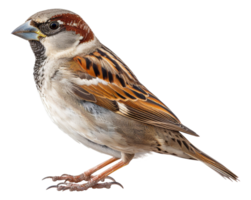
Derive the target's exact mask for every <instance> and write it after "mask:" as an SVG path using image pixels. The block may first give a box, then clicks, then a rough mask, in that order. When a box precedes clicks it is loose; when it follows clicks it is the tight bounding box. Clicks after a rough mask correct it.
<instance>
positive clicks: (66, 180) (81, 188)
mask: <svg viewBox="0 0 251 200" xmlns="http://www.w3.org/2000/svg"><path fill="white" fill-rule="evenodd" d="M93 177H95V174H93V175H91V177H85V175H84V173H79V174H71V173H68V172H67V173H62V174H53V175H45V176H43V177H42V179H41V181H42V182H44V181H47V180H51V182H52V184H50V185H48V186H46V188H45V191H46V192H47V191H49V190H56V192H58V193H64V192H69V193H84V192H88V191H89V190H95V191H100V190H107V191H109V190H111V188H112V187H118V188H120V189H121V190H124V189H125V187H124V185H123V184H122V183H121V182H120V181H118V180H117V179H115V177H114V176H112V175H111V176H107V177H105V178H104V179H102V180H99V182H96V181H93V180H92V178H93Z"/></svg>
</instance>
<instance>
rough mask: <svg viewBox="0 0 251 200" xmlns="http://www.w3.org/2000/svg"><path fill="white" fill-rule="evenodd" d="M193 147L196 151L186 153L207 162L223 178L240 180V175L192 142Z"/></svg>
mask: <svg viewBox="0 0 251 200" xmlns="http://www.w3.org/2000/svg"><path fill="white" fill-rule="evenodd" d="M190 145H191V146H192V147H193V150H194V152H192V151H191V152H189V153H186V154H188V155H189V156H191V157H193V158H195V159H197V160H200V161H202V162H203V163H204V164H206V165H207V166H208V167H210V168H211V169H213V170H214V171H216V172H217V173H218V174H220V175H221V176H222V177H223V178H228V179H229V180H234V181H238V176H236V175H235V174H234V173H233V172H231V171H230V170H229V169H227V168H226V167H225V166H223V165H222V164H220V163H219V162H217V161H216V160H214V159H213V158H211V157H210V156H208V155H207V154H205V153H203V152H202V151H200V150H199V149H197V148H196V147H194V146H193V145H192V144H190Z"/></svg>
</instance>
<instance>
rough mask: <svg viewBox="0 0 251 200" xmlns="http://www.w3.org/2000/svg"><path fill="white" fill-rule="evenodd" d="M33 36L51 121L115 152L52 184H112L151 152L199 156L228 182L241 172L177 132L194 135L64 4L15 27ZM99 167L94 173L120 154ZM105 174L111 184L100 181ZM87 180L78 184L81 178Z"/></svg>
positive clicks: (21, 33)
mask: <svg viewBox="0 0 251 200" xmlns="http://www.w3.org/2000/svg"><path fill="white" fill-rule="evenodd" d="M13 34H14V35H17V36H19V37H21V38H24V39H26V40H28V41H29V42H30V45H31V48H32V50H33V52H34V54H35V57H36V62H35V66H34V79H35V82H36V87H37V90H38V92H39V95H40V97H41V99H42V102H43V104H44V106H45V109H46V111H47V113H48V114H49V116H50V117H51V119H52V120H53V122H54V123H55V124H57V126H58V127H59V128H60V129H61V130H62V131H64V132H65V133H67V134H68V135H69V136H71V137H72V138H73V139H74V140H76V141H77V142H80V143H82V144H84V145H85V146H87V147H90V148H92V149H94V150H96V151H99V152H101V153H105V154H108V155H111V156H112V158H111V159H109V160H107V161H105V162H103V163H101V164H99V165H97V166H96V167H94V168H91V169H90V170H88V171H86V172H84V173H82V174H80V175H78V176H71V175H68V174H63V175H62V176H49V177H46V178H51V179H52V180H53V181H57V180H64V182H63V183H60V184H58V185H55V186H51V187H49V188H52V187H55V188H57V190H70V191H82V190H87V189H89V188H110V187H111V185H113V184H117V185H120V186H121V187H122V185H121V184H120V183H118V182H116V181H115V180H114V179H113V178H112V177H110V176H109V175H110V174H111V173H113V172H114V171H116V170H118V169H119V168H121V167H123V166H125V165H127V164H129V162H130V161H131V160H132V159H133V158H135V157H138V156H140V155H143V154H145V153H149V152H157V153H161V154H169V155H174V156H178V157H181V158H187V159H191V160H199V161H202V162H203V163H205V164H206V165H207V166H209V167H210V168H212V169H213V170H215V171H216V172H218V173H219V174H220V175H221V176H223V177H226V178H228V179H230V180H238V177H237V176H236V175H235V174H234V173H232V172H231V171H230V170H228V169H227V168H226V167H224V166H223V165H222V164H220V163H219V162H217V161H216V160H214V159H213V158H211V157H209V156H208V155H207V154H205V153H203V152H202V151H201V150H199V149H198V148H196V147H195V146H193V145H192V144H191V143H190V142H189V141H188V140H187V139H186V138H185V137H184V136H183V135H182V134H181V133H180V132H183V133H187V134H190V135H194V136H198V135H197V134H196V133H195V132H194V131H192V130H191V129H189V128H187V127H186V126H184V125H182V124H181V122H180V121H179V119H178V118H177V117H176V116H175V115H174V113H173V112H172V111H171V110H170V109H169V108H168V107H166V105H165V104H163V103H162V102H161V101H160V100H159V99H158V98H157V97H156V96H155V95H154V94H152V93H151V92H150V91H149V90H147V88H146V87H144V86H143V85H142V84H141V83H140V82H139V81H138V79H137V78H136V76H135V75H134V74H133V72H132V71H131V70H130V69H129V68H128V67H127V65H126V64H125V63H124V62H123V61H122V60H121V59H120V58H119V57H118V56H117V55H116V54H115V53H113V52H112V51H111V50H110V49H108V48H107V47H106V46H104V45H103V44H102V43H101V42H100V41H99V40H98V39H97V37H96V36H95V35H94V33H93V32H92V30H91V29H90V28H89V26H88V25H87V24H86V23H85V21H83V19H82V18H81V17H80V16H79V15H77V14H75V13H73V12H71V11H68V10H62V9H52V10H45V11H41V12H38V13H36V14H34V15H32V16H31V17H30V18H29V19H28V20H27V21H26V22H25V23H24V24H23V25H21V26H19V27H18V28H17V29H15V30H14V31H13ZM119 159H120V161H119V162H118V163H117V164H115V165H113V166H112V167H111V168H108V169H107V170H105V171H104V172H102V173H100V174H98V175H93V173H94V172H96V171H98V170H100V169H101V168H103V167H105V166H107V165H109V164H111V163H113V162H115V161H117V160H119ZM105 179H110V180H112V182H102V181H104V180H105ZM83 180H85V181H87V183H85V184H76V183H78V182H80V181H83Z"/></svg>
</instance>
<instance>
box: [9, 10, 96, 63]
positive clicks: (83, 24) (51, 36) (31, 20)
mask: <svg viewBox="0 0 251 200" xmlns="http://www.w3.org/2000/svg"><path fill="white" fill-rule="evenodd" d="M10 34H11V36H16V37H17V38H19V39H22V40H25V41H28V43H29V44H30V45H31V46H39V45H40V46H41V45H42V46H43V47H44V50H45V52H44V54H45V56H46V57H50V56H53V57H58V58H60V57H72V56H75V55H77V54H80V53H81V51H83V49H85V48H88V47H90V46H92V45H93V44H94V43H95V39H96V38H95V36H96V35H95V33H94V31H93V30H92V28H91V26H90V25H89V24H88V22H87V21H86V20H85V19H84V18H83V17H82V16H81V15H80V14H79V13H78V12H76V11H73V10H71V9H69V8H59V7H53V8H47V9H43V10H38V11H35V12H34V13H32V14H31V15H30V16H28V17H27V18H26V19H25V21H24V22H22V23H21V24H19V25H18V26H16V27H15V28H13V29H12V31H11V33H10ZM33 50H34V49H33Z"/></svg>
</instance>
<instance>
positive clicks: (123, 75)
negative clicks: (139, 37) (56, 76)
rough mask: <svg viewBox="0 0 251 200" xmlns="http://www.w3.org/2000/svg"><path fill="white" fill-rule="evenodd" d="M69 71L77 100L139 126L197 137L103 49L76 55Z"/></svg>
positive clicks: (112, 55) (118, 60) (109, 52)
mask: <svg viewBox="0 0 251 200" xmlns="http://www.w3.org/2000/svg"><path fill="white" fill-rule="evenodd" d="M70 70H71V72H72V73H74V74H75V77H76V78H75V79H73V83H72V85H73V87H72V88H73V89H72V90H73V93H74V94H75V95H76V96H78V98H81V99H83V100H85V101H90V102H93V103H96V104H97V105H99V106H102V107H105V108H107V109H109V110H111V111H113V112H116V113H118V114H120V115H123V116H125V117H128V118H131V119H134V120H137V121H140V122H142V123H146V124H149V125H153V126H157V127H162V128H166V129H171V130H176V131H182V132H185V133H188V134H191V135H194V136H198V135H197V134H196V133H195V132H193V131H192V130H190V129H189V128H187V127H185V126H184V125H182V124H181V123H180V121H179V119H178V118H177V117H176V116H175V115H174V113H173V112H172V111H171V110H170V109H169V108H168V107H167V106H166V105H165V104H163V103H162V102H161V101H160V100H159V99H158V98H157V97H156V96H154V95H153V94H152V93H151V92H150V91H148V90H147V89H146V88H145V87H144V86H143V85H142V84H141V83H140V82H139V81H138V80H137V78H136V76H135V75H134V74H133V73H132V71H131V70H130V69H129V68H128V67H127V66H126V65H125V64H124V63H123V61H122V60H121V59H120V58H118V57H117V56H116V55H115V54H114V53H113V52H112V51H111V50H109V49H108V48H107V47H105V46H102V47H100V48H98V49H97V50H96V51H94V52H93V53H91V54H89V55H86V56H83V57H80V56H76V57H75V58H74V62H73V63H72V64H71V67H70ZM78 79H82V80H85V81H84V82H80V81H79V80H78ZM74 80H75V82H74ZM77 80H78V81H77ZM88 81H89V82H88Z"/></svg>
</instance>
